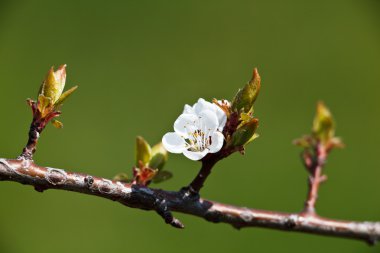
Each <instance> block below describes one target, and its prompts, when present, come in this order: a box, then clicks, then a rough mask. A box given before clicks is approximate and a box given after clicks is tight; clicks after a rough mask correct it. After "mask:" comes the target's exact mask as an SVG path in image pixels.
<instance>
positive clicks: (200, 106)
mask: <svg viewBox="0 0 380 253" xmlns="http://www.w3.org/2000/svg"><path fill="white" fill-rule="evenodd" d="M193 108H194V112H195V113H196V114H198V115H199V114H200V113H201V112H202V111H204V110H210V111H212V112H215V109H216V108H215V107H214V104H212V103H210V102H207V101H206V100H204V99H203V98H200V99H198V102H197V103H195V104H194V106H193Z"/></svg>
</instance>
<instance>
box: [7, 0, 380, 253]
mask: <svg viewBox="0 0 380 253" xmlns="http://www.w3.org/2000/svg"><path fill="white" fill-rule="evenodd" d="M379 14H380V3H379V1H377V0H362V1H350V0H336V1H328V0H320V1H302V0H299V1H263V0H262V1H221V0H215V1H169V0H165V1H147V0H140V1H74V0H66V1H48V0H45V1H10V0H0V66H1V68H0V85H1V86H0V87H1V90H0V91H1V94H0V97H1V106H0V114H1V124H0V132H1V134H0V143H1V149H0V152H1V157H16V156H17V155H18V154H19V152H20V151H21V149H22V147H23V145H24V144H25V142H26V137H27V130H28V127H29V123H30V120H31V113H30V111H29V108H27V106H26V104H25V102H24V101H25V99H26V98H27V97H35V96H36V93H37V90H38V87H39V85H40V83H41V81H42V79H43V78H44V76H45V74H46V72H47V70H48V69H49V67H50V66H51V65H55V66H58V65H59V64H62V63H67V64H68V82H67V87H71V86H73V85H76V84H78V85H79V86H80V87H79V90H78V92H77V93H76V94H74V95H73V96H72V98H70V100H69V101H68V102H67V103H66V104H65V106H64V107H63V112H64V114H63V116H62V118H61V119H62V121H63V123H64V125H65V127H64V129H62V130H56V129H54V128H53V127H52V126H49V127H48V128H47V129H46V131H45V132H44V133H43V136H42V138H41V141H40V143H39V147H38V152H37V154H36V156H35V160H36V162H37V163H39V164H41V165H46V166H53V167H58V168H64V169H66V170H75V171H79V172H84V173H91V174H94V175H98V176H103V177H112V176H113V175H115V174H116V173H118V172H122V171H126V172H129V171H130V169H131V167H132V165H133V163H134V139H135V136H136V135H142V136H144V137H145V138H146V139H147V140H148V141H149V142H151V143H155V142H158V141H160V139H161V137H162V135H163V134H164V133H166V132H167V131H171V130H172V124H173V122H174V120H175V119H176V117H177V116H178V115H179V113H180V112H181V111H182V108H183V105H184V104H185V103H189V104H192V103H194V102H195V101H196V100H197V99H198V98H199V97H203V98H205V99H212V98H214V97H217V98H231V97H232V96H233V95H234V94H235V92H236V91H237V89H238V88H239V87H241V86H243V85H244V84H245V82H246V81H247V80H248V79H249V78H250V76H251V71H252V68H253V67H255V66H256V67H258V68H259V71H260V73H261V76H262V80H263V82H262V83H263V87H262V92H261V94H260V97H259V99H258V101H257V103H256V114H257V116H258V117H259V118H260V120H261V125H260V128H259V133H260V135H261V137H260V138H259V139H258V140H257V141H255V142H254V143H253V144H251V145H250V146H249V147H248V149H247V152H246V156H240V155H237V154H235V155H234V156H232V157H231V158H229V159H227V160H224V161H222V162H221V163H220V164H218V166H217V168H216V169H215V170H214V172H213V174H212V176H211V177H210V179H209V180H208V182H207V185H206V187H205V189H204V190H203V193H202V194H203V197H206V198H210V199H214V200H217V201H221V202H226V203H230V204H236V205H241V206H248V207H253V208H260V209H272V210H279V211H289V212H291V211H298V210H300V209H301V208H302V206H303V201H304V197H305V194H306V176H307V175H306V172H305V171H304V169H303V167H302V165H301V163H300V161H299V151H300V150H299V149H298V148H297V147H293V146H292V145H291V142H292V140H293V139H294V138H296V137H299V136H301V135H303V134H305V133H308V132H309V131H310V127H311V122H312V118H313V115H314V110H315V105H316V102H317V101H318V100H323V101H325V102H326V104H327V105H328V106H329V107H330V109H331V110H332V112H333V113H334V115H335V118H336V120H337V124H338V128H337V134H338V135H339V136H342V137H343V139H344V141H345V142H346V145H347V147H346V148H345V149H344V150H337V151H334V152H333V154H332V155H331V156H330V158H329V161H328V165H327V167H326V173H327V174H328V176H329V181H328V182H327V183H326V184H325V185H323V187H322V188H321V190H320V199H319V201H318V211H319V213H320V214H321V215H324V216H328V217H332V218H340V219H352V220H380V201H379V199H380V189H379V181H380V170H379V168H380V161H379V159H378V158H379V143H380V133H379V129H380V119H379V115H380V100H379V92H380V71H379V69H380V29H379V27H380V15H379ZM167 168H168V169H170V170H171V171H173V172H174V174H175V177H174V178H173V179H172V180H170V181H168V182H165V183H163V184H161V185H157V186H156V187H161V188H164V189H168V190H176V189H179V188H180V187H182V186H184V185H186V184H187V183H188V182H190V180H191V179H192V178H193V177H194V176H195V174H196V173H197V171H198V169H199V164H198V163H196V162H192V161H190V160H187V159H186V158H184V157H182V156H180V155H171V156H170V161H169V162H168V164H167ZM0 203H1V208H0V213H1V215H0V224H1V225H0V252H1V253H13V252H15V253H24V252H39V253H44V252H56V253H60V252H65V253H67V252H137V253H138V252H157V253H159V252H183V253H186V252H203V251H206V250H207V251H211V250H212V251H216V252H305V251H307V252H308V253H312V252H321V251H323V252H325V253H328V252H347V253H348V252H355V253H359V252H360V253H363V252H378V251H379V250H380V248H379V246H377V247H372V248H371V247H368V246H367V245H366V244H364V243H362V242H356V241H352V240H345V239H336V238H327V237H320V236H314V235H306V234H297V233H286V232H279V231H272V230H266V229H261V228H251V229H245V230H241V231H237V230H234V229H232V228H231V227H230V226H228V225H223V224H217V225H215V224H211V223H207V222H205V221H203V220H201V219H199V218H195V217H191V216H187V215H182V214H176V215H177V216H178V218H180V219H181V220H182V221H183V222H184V223H185V225H186V229H185V230H182V231H179V230H176V229H173V228H171V227H170V226H167V225H165V224H164V223H163V221H162V220H161V218H159V217H158V216H157V215H156V214H155V213H153V212H144V211H140V210H134V209H129V208H126V207H123V206H121V205H119V204H117V203H113V202H110V201H108V200H104V199H100V198H96V197H93V196H86V195H81V194H76V193H70V192H64V191H54V190H52V191H46V192H44V193H43V194H40V193H37V192H35V191H34V190H32V188H31V187H30V186H22V185H19V184H16V183H12V182H1V184H0Z"/></svg>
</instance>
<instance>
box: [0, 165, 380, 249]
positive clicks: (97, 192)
mask: <svg viewBox="0 0 380 253" xmlns="http://www.w3.org/2000/svg"><path fill="white" fill-rule="evenodd" d="M0 180H3V181H13V182H19V183H21V184H26V185H32V186H34V188H35V189H36V190H37V191H39V192H43V191H45V190H48V189H57V190H66V191H72V192H77V193H82V194H88V195H94V196H98V197H101V198H105V199H109V200H113V201H118V202H120V203H121V204H123V205H125V206H128V207H132V208H139V209H143V210H153V211H156V212H157V213H159V214H160V215H161V216H162V217H163V218H164V219H165V222H167V223H169V224H171V225H172V226H174V227H177V228H182V227H183V225H182V223H181V222H180V221H178V220H177V219H175V218H174V217H173V216H172V215H171V211H175V212H180V213H185V214H190V215H194V216H197V217H200V218H204V219H205V220H207V221H210V222H215V223H219V222H220V223H227V224H230V225H232V226H233V227H235V228H238V229H240V228H245V227H263V228H271V229H277V230H284V231H294V232H304V233H309V234H316V235H325V236H334V237H341V238H350V239H357V240H362V241H365V242H368V243H369V244H371V245H373V244H375V243H376V242H377V241H378V240H379V239H380V222H354V221H342V220H334V219H328V218H323V217H319V216H316V215H308V214H305V213H283V212H274V211H264V210H257V209H250V208H246V207H237V206H232V205H226V204H222V203H217V202H214V201H211V200H206V199H202V198H184V197H183V194H182V193H181V192H173V191H164V190H160V189H153V188H148V187H145V186H141V185H133V184H125V183H121V182H119V181H112V180H108V179H105V178H100V177H95V176H92V175H87V174H81V173H75V172H67V171H64V170H61V169H56V168H49V167H41V166H38V165H36V164H34V163H33V162H32V161H29V160H8V159H0Z"/></svg>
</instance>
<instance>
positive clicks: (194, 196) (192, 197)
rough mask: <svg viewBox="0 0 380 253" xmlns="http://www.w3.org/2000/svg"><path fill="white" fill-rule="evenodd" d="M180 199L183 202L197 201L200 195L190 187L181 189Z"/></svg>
mask: <svg viewBox="0 0 380 253" xmlns="http://www.w3.org/2000/svg"><path fill="white" fill-rule="evenodd" d="M179 194H180V196H181V198H182V199H183V200H185V201H199V199H200V195H199V193H198V192H197V191H195V190H194V189H193V188H192V187H191V186H186V187H182V188H181V190H180V191H179Z"/></svg>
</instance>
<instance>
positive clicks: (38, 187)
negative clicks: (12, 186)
mask: <svg viewBox="0 0 380 253" xmlns="http://www.w3.org/2000/svg"><path fill="white" fill-rule="evenodd" d="M47 189H48V188H47V187H46V186H42V185H35V186H34V190H36V192H41V193H42V192H44V191H45V190H47Z"/></svg>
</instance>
